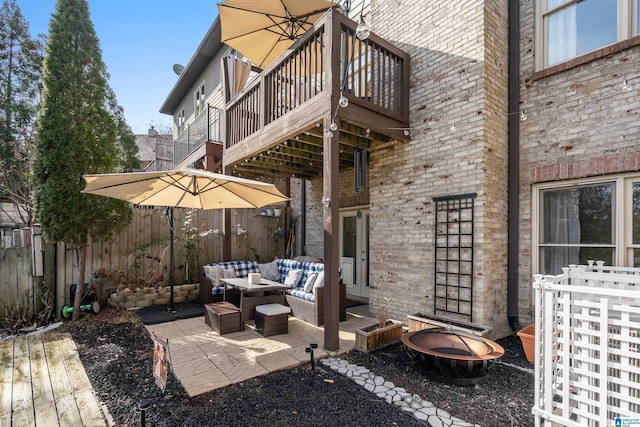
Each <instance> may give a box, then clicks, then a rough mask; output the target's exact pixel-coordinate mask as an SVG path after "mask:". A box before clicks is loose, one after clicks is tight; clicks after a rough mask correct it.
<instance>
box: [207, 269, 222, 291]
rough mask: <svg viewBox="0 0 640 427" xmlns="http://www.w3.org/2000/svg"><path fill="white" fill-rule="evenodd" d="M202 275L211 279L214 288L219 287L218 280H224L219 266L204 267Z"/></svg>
mask: <svg viewBox="0 0 640 427" xmlns="http://www.w3.org/2000/svg"><path fill="white" fill-rule="evenodd" d="M204 275H205V276H206V277H208V278H209V279H211V282H213V285H214V286H220V279H222V278H224V268H222V267H221V266H219V265H205V266H204Z"/></svg>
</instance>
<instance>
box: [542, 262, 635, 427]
mask: <svg viewBox="0 0 640 427" xmlns="http://www.w3.org/2000/svg"><path fill="white" fill-rule="evenodd" d="M598 264H600V265H598V266H597V267H595V266H571V268H565V269H563V270H564V274H561V275H558V276H542V275H536V276H534V285H533V287H534V289H535V316H536V321H535V326H536V338H535V349H536V359H535V363H536V365H535V400H534V407H533V414H534V416H535V420H536V422H535V424H536V426H540V425H544V426H553V425H563V426H575V427H578V426H590V427H605V426H611V425H637V424H636V422H637V421H633V422H632V420H637V419H638V418H639V414H640V269H637V268H616V267H604V266H602V265H601V262H598ZM616 420H617V421H616Z"/></svg>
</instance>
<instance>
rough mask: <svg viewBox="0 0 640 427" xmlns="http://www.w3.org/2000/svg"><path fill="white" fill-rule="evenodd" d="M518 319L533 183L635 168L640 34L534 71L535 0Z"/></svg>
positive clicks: (524, 75)
mask: <svg viewBox="0 0 640 427" xmlns="http://www.w3.org/2000/svg"><path fill="white" fill-rule="evenodd" d="M520 5H521V11H520V16H521V20H520V25H521V31H520V58H521V60H520V105H521V109H522V110H524V111H525V113H526V116H527V120H526V121H524V122H521V123H520V181H519V184H520V186H519V189H520V217H519V224H520V225H519V232H520V244H519V252H520V265H519V299H520V303H519V307H520V318H521V320H524V321H531V307H532V296H531V294H532V289H531V276H532V274H533V273H534V271H533V268H534V266H533V265H532V256H533V254H532V250H533V248H532V226H533V225H534V224H535V222H536V218H537V215H536V213H535V212H532V185H533V184H535V183H541V182H553V181H566V180H571V179H576V178H585V177H595V176H603V175H613V174H617V173H624V172H631V171H638V170H640V120H639V118H640V117H639V114H640V97H638V93H637V89H636V90H632V91H630V92H624V91H622V90H621V85H622V83H623V81H624V80H625V79H627V78H633V77H637V76H638V69H639V65H640V36H636V37H634V38H632V39H629V40H626V41H624V42H621V43H616V44H614V45H611V46H608V47H606V48H604V49H600V50H597V51H595V52H591V53H589V54H587V55H583V56H580V57H577V58H574V59H572V60H570V61H567V62H565V63H562V64H559V65H557V66H554V67H550V68H547V69H545V70H538V71H537V70H536V69H535V64H534V60H535V52H536V46H535V42H534V40H535V1H534V0H527V1H522V2H520Z"/></svg>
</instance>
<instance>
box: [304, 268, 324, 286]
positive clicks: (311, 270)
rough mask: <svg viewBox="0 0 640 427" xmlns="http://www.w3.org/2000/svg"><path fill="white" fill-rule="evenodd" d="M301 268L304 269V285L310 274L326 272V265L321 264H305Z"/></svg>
mask: <svg viewBox="0 0 640 427" xmlns="http://www.w3.org/2000/svg"><path fill="white" fill-rule="evenodd" d="M301 268H302V279H301V282H302V284H303V285H304V284H305V283H306V281H307V278H308V277H309V275H310V274H313V273H319V272H321V271H324V264H322V263H321V262H303V263H302V267H301Z"/></svg>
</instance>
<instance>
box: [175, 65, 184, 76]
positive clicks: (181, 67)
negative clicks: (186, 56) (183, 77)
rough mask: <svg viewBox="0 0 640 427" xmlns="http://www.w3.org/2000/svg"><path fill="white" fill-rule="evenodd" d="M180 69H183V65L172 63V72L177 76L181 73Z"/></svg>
mask: <svg viewBox="0 0 640 427" xmlns="http://www.w3.org/2000/svg"><path fill="white" fill-rule="evenodd" d="M182 71H184V65H180V64H173V72H174V73H176V75H178V76H179V75H180V74H182Z"/></svg>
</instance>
